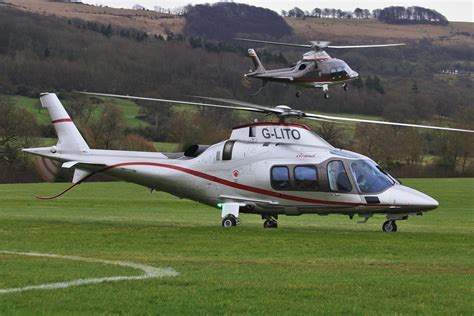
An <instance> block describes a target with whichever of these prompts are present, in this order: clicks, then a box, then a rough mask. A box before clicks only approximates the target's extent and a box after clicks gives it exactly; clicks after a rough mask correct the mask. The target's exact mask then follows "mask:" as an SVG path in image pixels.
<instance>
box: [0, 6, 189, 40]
mask: <svg viewBox="0 0 474 316" xmlns="http://www.w3.org/2000/svg"><path fill="white" fill-rule="evenodd" d="M3 2H4V3H0V6H9V7H13V8H16V9H19V10H22V11H26V12H31V13H39V14H45V15H54V16H58V17H65V18H79V19H82V20H85V21H92V22H99V23H102V24H109V23H110V24H112V25H119V26H121V27H125V28H135V29H139V30H142V31H146V32H148V33H149V34H157V35H165V34H166V33H167V32H169V31H171V32H173V33H181V32H182V29H183V27H184V24H185V20H184V18H181V17H179V16H176V15H172V14H163V13H158V12H154V11H137V10H128V9H115V8H109V7H98V6H92V5H88V4H81V3H59V2H49V1H47V0H4V1H3Z"/></svg>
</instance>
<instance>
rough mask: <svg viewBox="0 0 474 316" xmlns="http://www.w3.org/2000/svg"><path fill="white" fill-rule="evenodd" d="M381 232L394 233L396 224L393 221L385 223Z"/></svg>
mask: <svg viewBox="0 0 474 316" xmlns="http://www.w3.org/2000/svg"><path fill="white" fill-rule="evenodd" d="M382 230H383V231H384V232H386V233H395V232H396V231H397V223H396V222H395V221H393V220H389V221H386V222H385V223H383V225H382Z"/></svg>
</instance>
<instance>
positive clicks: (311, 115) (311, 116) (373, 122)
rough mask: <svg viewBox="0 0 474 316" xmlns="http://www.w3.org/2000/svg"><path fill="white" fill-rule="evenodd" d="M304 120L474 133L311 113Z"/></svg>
mask: <svg viewBox="0 0 474 316" xmlns="http://www.w3.org/2000/svg"><path fill="white" fill-rule="evenodd" d="M304 118H307V119H313V118H318V119H320V118H322V119H328V120H334V121H346V122H356V123H368V124H380V125H391V126H404V127H416V128H427V129H437V130H444V131H453V132H464V133H474V130H469V129H462V128H451V127H441V126H432V125H418V124H409V123H397V122H388V121H375V120H365V119H355V118H348V117H337V116H330V115H321V114H313V113H305V116H304Z"/></svg>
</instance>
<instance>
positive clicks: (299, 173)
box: [293, 166, 319, 191]
mask: <svg viewBox="0 0 474 316" xmlns="http://www.w3.org/2000/svg"><path fill="white" fill-rule="evenodd" d="M293 171H294V174H295V185H296V189H297V190H304V191H306V190H312V191H316V190H318V189H319V183H318V171H317V170H316V167H315V166H296V167H295V169H294V170H293Z"/></svg>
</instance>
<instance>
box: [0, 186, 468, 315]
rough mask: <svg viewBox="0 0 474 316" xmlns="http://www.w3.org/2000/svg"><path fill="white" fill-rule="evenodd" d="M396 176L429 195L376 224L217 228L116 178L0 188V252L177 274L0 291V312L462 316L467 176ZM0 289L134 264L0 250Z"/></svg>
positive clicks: (251, 222) (113, 271)
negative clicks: (399, 217) (44, 197)
mask: <svg viewBox="0 0 474 316" xmlns="http://www.w3.org/2000/svg"><path fill="white" fill-rule="evenodd" d="M404 183H405V184H407V185H409V186H412V187H414V188H417V189H420V190H422V191H424V192H426V193H428V194H430V195H432V196H433V197H435V198H436V199H438V200H439V202H440V204H441V207H440V208H439V209H437V210H435V211H433V212H430V213H428V214H426V215H425V216H423V217H417V218H410V219H409V220H408V221H403V222H399V225H398V228H399V232H397V233H395V234H387V233H382V232H381V229H380V226H381V224H382V222H383V221H384V218H383V217H382V216H379V217H375V218H373V219H371V220H370V221H369V222H368V223H367V224H364V225H363V224H357V223H355V220H353V221H350V220H349V219H347V218H346V217H341V216H336V215H334V216H328V217H320V216H317V215H314V216H313V215H307V216H301V217H282V218H280V221H279V224H280V227H279V228H278V229H276V230H265V229H263V228H262V227H261V225H262V221H261V220H260V219H259V218H258V217H257V216H255V215H243V216H242V222H243V223H242V225H240V226H238V227H236V228H235V229H230V230H224V229H222V228H221V227H220V218H219V215H220V214H219V210H218V209H213V208H209V207H206V206H203V205H200V204H198V203H195V202H191V201H188V200H180V199H177V198H174V197H172V196H169V195H167V194H164V193H153V194H150V193H149V192H148V191H147V190H146V189H144V188H141V187H139V186H135V185H132V184H125V183H86V184H83V185H81V186H79V187H78V188H77V189H76V191H72V192H70V193H69V194H68V195H66V196H64V197H62V198H60V199H58V200H55V201H48V202H45V201H38V200H35V199H34V198H33V195H34V194H40V195H41V194H51V193H54V192H57V191H59V190H61V189H62V188H64V187H65V186H66V184H64V183H63V184H14V185H1V186H0V244H1V246H0V251H5V250H8V251H24V252H40V253H54V254H61V255H74V256H82V257H88V258H100V259H106V260H124V261H131V262H136V263H142V264H146V265H151V266H153V267H170V268H173V269H175V270H176V271H177V272H178V273H179V275H178V276H175V277H167V278H161V279H147V280H129V281H122V282H116V283H102V284H91V285H81V286H77V287H69V288H65V289H52V290H31V291H26V292H21V293H7V294H0V314H2V315H5V314H32V313H34V314H51V313H61V314H64V313H67V314H76V313H79V314H97V313H111V314H130V313H133V314H202V313H205V314H235V313H249V314H351V315H352V314H358V315H362V314H364V315H367V314H384V315H385V314H389V315H395V314H397V315H403V314H429V315H433V314H440V315H443V314H444V315H455V314H457V315H459V314H464V315H472V314H473V311H474V304H473V302H472V297H473V294H474V279H473V272H474V262H473V246H474V242H473V232H474V217H473V212H474V197H473V193H474V179H417V180H411V179H408V180H405V181H404ZM0 262H1V265H0V266H1V269H0V288H12V287H24V286H30V285H39V284H44V283H51V282H62V281H70V280H74V279H78V278H91V277H107V276H114V275H136V274H139V272H137V271H136V270H133V269H129V268H125V267H119V266H111V265H104V264H98V263H84V262H75V261H67V260H62V259H53V258H35V257H24V256H18V255H12V254H1V253H0Z"/></svg>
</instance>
